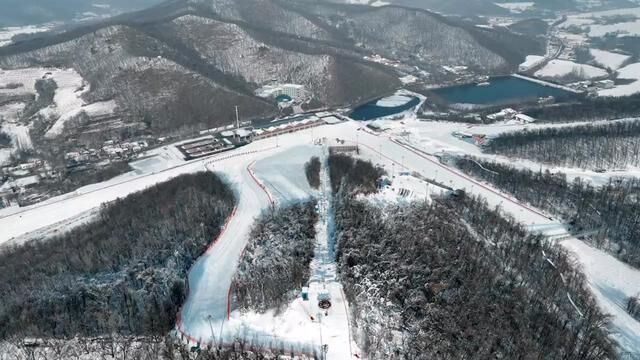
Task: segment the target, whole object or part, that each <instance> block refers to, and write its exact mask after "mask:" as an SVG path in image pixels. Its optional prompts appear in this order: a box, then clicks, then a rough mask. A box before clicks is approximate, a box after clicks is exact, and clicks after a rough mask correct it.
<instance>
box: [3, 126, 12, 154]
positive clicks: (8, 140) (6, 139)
mask: <svg viewBox="0 0 640 360" xmlns="http://www.w3.org/2000/svg"><path fill="white" fill-rule="evenodd" d="M10 147H11V136H9V134H7V133H6V132H4V131H2V128H1V127H0V149H2V148H10Z"/></svg>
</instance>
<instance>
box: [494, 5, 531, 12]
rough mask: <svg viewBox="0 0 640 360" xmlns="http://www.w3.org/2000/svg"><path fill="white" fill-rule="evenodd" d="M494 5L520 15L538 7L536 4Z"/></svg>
mask: <svg viewBox="0 0 640 360" xmlns="http://www.w3.org/2000/svg"><path fill="white" fill-rule="evenodd" d="M494 4H495V5H498V6H500V7H501V8H503V9H507V10H509V11H511V12H512V13H514V14H520V13H522V12H523V11H527V10H530V9H532V8H533V7H534V6H535V5H536V3H535V2H505V3H494Z"/></svg>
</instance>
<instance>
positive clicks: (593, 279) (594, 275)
mask: <svg viewBox="0 0 640 360" xmlns="http://www.w3.org/2000/svg"><path fill="white" fill-rule="evenodd" d="M560 244H561V245H562V246H564V247H565V248H567V249H568V250H569V251H570V252H571V253H572V254H573V255H574V256H575V258H576V260H577V261H578V263H579V265H580V267H581V269H582V271H583V272H584V274H585V275H586V277H587V279H588V284H589V287H590V289H591V291H592V293H593V294H594V295H595V298H596V300H597V301H598V304H599V305H600V307H601V308H602V310H603V311H604V312H606V313H608V314H611V315H613V322H612V325H613V326H612V330H613V331H614V333H613V334H612V336H613V338H614V339H615V340H616V341H617V342H618V344H619V346H620V347H621V348H622V349H627V351H630V352H632V353H634V354H636V355H638V351H639V349H640V322H638V321H637V320H635V319H634V318H633V317H631V316H630V315H629V314H628V313H627V311H626V310H625V309H626V302H627V300H628V298H629V297H630V296H635V295H638V293H639V292H640V270H638V269H634V268H632V267H630V266H628V265H626V264H623V263H621V262H620V261H619V260H617V259H616V258H614V257H613V256H611V255H609V254H606V253H604V252H602V251H601V250H598V249H594V248H593V247H590V246H589V245H587V244H585V243H584V242H583V241H580V240H578V239H569V240H565V241H562V242H561V243H560Z"/></svg>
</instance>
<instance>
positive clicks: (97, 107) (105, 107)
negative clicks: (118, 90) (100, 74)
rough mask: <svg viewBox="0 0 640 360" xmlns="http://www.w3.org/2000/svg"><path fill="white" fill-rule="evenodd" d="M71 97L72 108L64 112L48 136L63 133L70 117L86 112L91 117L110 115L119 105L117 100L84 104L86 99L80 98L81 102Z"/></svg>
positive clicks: (48, 132)
mask: <svg viewBox="0 0 640 360" xmlns="http://www.w3.org/2000/svg"><path fill="white" fill-rule="evenodd" d="M56 96H58V94H57V93H56ZM61 97H62V96H61ZM69 99H70V101H69V102H68V104H69V105H70V107H69V108H70V110H68V111H67V112H65V113H63V114H62V115H61V116H60V117H59V118H58V121H56V122H55V124H53V126H52V127H51V128H50V129H49V131H47V133H46V134H45V136H46V137H49V138H51V137H55V136H58V135H60V134H62V132H63V130H64V124H65V123H66V122H67V121H69V120H70V119H72V118H74V117H76V116H78V115H80V114H81V113H85V114H87V115H88V116H90V117H93V116H103V115H109V114H113V112H114V110H115V108H116V106H117V105H116V102H115V100H109V101H101V102H95V103H92V104H89V105H84V101H82V99H80V102H77V101H76V100H75V99H74V100H71V98H69ZM78 99H79V98H78ZM61 102H62V103H64V101H62V100H61ZM56 104H58V103H57V101H56ZM78 105H80V107H77V106H78Z"/></svg>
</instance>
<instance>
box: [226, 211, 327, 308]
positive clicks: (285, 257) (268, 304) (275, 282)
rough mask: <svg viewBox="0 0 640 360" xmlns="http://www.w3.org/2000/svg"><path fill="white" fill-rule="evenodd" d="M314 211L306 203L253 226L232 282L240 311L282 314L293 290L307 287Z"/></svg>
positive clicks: (265, 217) (269, 214) (274, 213)
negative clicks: (273, 311)
mask: <svg viewBox="0 0 640 360" xmlns="http://www.w3.org/2000/svg"><path fill="white" fill-rule="evenodd" d="M315 207H316V202H315V201H307V202H305V203H299V204H294V205H290V206H287V207H284V208H277V209H274V210H269V211H267V212H266V213H264V214H263V215H262V217H261V218H260V219H258V221H257V222H256V223H255V225H254V226H253V228H252V229H251V233H250V235H249V243H248V244H247V247H246V248H245V251H244V253H243V255H242V258H241V259H240V264H239V265H238V271H237V272H236V275H235V277H234V280H233V290H234V297H235V301H236V304H237V306H238V307H239V308H240V309H242V310H254V311H259V312H264V311H266V310H268V309H274V308H275V309H276V310H281V309H282V308H284V307H286V306H287V304H288V303H289V301H290V300H291V298H292V297H295V294H294V291H295V290H299V289H300V288H302V287H303V286H306V285H307V282H308V281H309V276H310V268H309V264H310V263H311V260H312V259H313V250H314V245H315V236H316V231H315V224H316V221H317V219H318V214H317V212H316V208H315Z"/></svg>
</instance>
